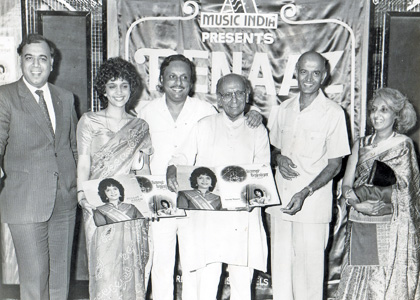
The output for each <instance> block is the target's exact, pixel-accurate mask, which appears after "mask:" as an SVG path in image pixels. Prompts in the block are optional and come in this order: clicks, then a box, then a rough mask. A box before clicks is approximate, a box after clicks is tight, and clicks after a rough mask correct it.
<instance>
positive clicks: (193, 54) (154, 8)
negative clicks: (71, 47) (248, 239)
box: [107, 0, 370, 299]
mask: <svg viewBox="0 0 420 300" xmlns="http://www.w3.org/2000/svg"><path fill="white" fill-rule="evenodd" d="M369 3H370V2H369V1H367V0H359V1H347V0H331V1H326V0H312V1H303V0H294V1H293V0H292V1H288V0H201V1H182V0H179V1H175V0H174V1H169V0H166V1H165V0H154V1H148V0H137V1H129V0H117V1H116V5H114V4H113V5H111V4H109V5H108V12H107V13H108V22H110V20H116V21H115V22H116V23H117V24H116V26H118V32H117V33H116V31H115V30H114V31H113V34H114V35H113V37H114V38H113V37H110V36H109V35H108V38H109V42H108V53H112V56H116V55H119V56H121V57H124V58H125V59H127V60H129V61H131V62H132V63H133V64H134V65H135V66H136V67H137V69H138V71H139V73H140V75H141V77H142V79H143V81H144V84H145V88H144V91H143V93H142V96H141V100H142V101H149V100H152V99H154V98H156V97H159V96H161V94H159V93H158V92H157V91H156V85H157V84H158V82H159V67H160V63H161V62H162V60H163V58H164V57H166V56H168V55H171V54H175V53H181V54H184V55H185V56H186V57H188V58H190V59H191V60H192V61H193V62H194V64H195V66H196V73H197V81H196V84H195V89H194V92H195V93H194V96H195V97H197V98H201V99H204V100H207V101H209V102H212V103H215V102H216V96H215V91H216V83H217V80H218V79H219V78H220V77H221V76H223V75H225V74H228V73H231V72H234V73H238V74H242V75H244V76H246V77H247V78H248V79H249V80H250V82H251V84H252V88H253V94H252V100H253V105H256V106H258V107H259V108H260V109H261V111H262V113H263V114H264V115H265V116H268V114H269V112H270V109H271V107H272V106H273V105H278V104H279V103H281V102H282V101H283V100H285V99H288V98H290V97H292V96H293V95H295V94H296V93H298V88H297V80H296V77H295V74H294V70H295V65H296V62H297V59H298V58H299V56H300V55H301V54H302V53H304V52H306V51H309V50H314V51H317V52H320V53H322V54H323V55H324V56H325V57H326V58H327V59H328V61H329V68H330V70H329V71H330V77H329V78H328V84H327V87H326V88H325V93H326V94H327V96H328V97H329V98H330V99H332V100H333V101H336V102H337V103H339V104H340V105H341V106H342V107H343V109H344V110H345V112H346V115H347V117H348V124H349V133H350V134H351V137H352V139H353V140H354V139H356V138H358V137H359V136H363V135H364V131H365V118H366V99H365V98H366V85H367V79H366V78H367V75H366V74H367V54H368V43H367V41H368V30H369V5H370V4H369ZM108 28H114V26H113V24H112V23H108ZM342 215H343V214H340V216H338V215H335V216H334V218H335V219H341V217H342ZM342 221H343V222H344V220H342ZM340 224H341V230H339V231H338V232H341V233H342V232H343V230H344V229H343V224H345V222H344V223H340ZM334 232H336V231H334ZM342 235H343V234H341V235H340V236H341V237H342ZM337 242H338V243H341V242H342V240H341V239H340V240H339V241H336V240H334V244H335V243H337ZM327 257H328V261H327V262H326V264H327V265H328V271H327V272H330V271H332V273H334V274H332V275H334V276H333V279H334V280H335V283H337V280H336V278H337V276H339V269H340V267H339V265H338V264H339V261H341V258H340V253H334V252H333V251H332V252H331V253H329V254H328V255H327ZM330 261H331V262H333V263H332V265H329V262H330ZM335 261H337V262H338V264H337V262H335ZM179 273H181V271H179ZM332 275H331V274H326V276H327V277H328V278H331V276H332ZM256 278H258V279H257V282H256V284H255V285H254V290H255V291H256V296H255V299H271V298H270V297H271V296H270V294H271V283H270V277H269V275H268V274H261V275H258V276H256ZM180 281H182V278H179V277H177V282H180ZM228 282H229V280H228V278H227V279H226V280H225V285H224V287H223V292H222V294H223V296H222V299H228V295H229V293H228V292H226V289H228V287H226V286H228ZM177 286H178V289H177V294H179V292H180V291H179V288H180V285H177ZM225 292H226V293H225ZM260 292H261V296H259V293H260ZM328 293H329V294H330V293H331V295H332V293H333V290H330V288H328ZM178 298H179V297H178Z"/></svg>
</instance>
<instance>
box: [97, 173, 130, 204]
mask: <svg viewBox="0 0 420 300" xmlns="http://www.w3.org/2000/svg"><path fill="white" fill-rule="evenodd" d="M110 186H115V187H116V188H117V189H118V190H119V191H120V201H121V202H123V201H124V187H123V186H122V184H121V183H119V181H117V180H115V179H114V178H105V179H103V180H102V181H101V182H100V183H99V185H98V195H99V197H100V198H101V200H102V202H104V203H108V202H109V199H108V197H107V196H106V194H105V191H106V189H107V188H108V187H110Z"/></svg>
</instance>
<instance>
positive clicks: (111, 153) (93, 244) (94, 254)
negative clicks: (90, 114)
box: [81, 118, 152, 300]
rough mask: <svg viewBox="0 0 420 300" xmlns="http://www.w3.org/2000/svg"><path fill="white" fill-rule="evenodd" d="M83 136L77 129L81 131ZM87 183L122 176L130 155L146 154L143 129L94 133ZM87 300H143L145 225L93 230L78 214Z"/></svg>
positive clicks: (137, 124)
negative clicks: (81, 223)
mask: <svg viewBox="0 0 420 300" xmlns="http://www.w3.org/2000/svg"><path fill="white" fill-rule="evenodd" d="M81 130H83V129H81ZM98 132H99V135H100V136H99V138H97V139H95V140H94V141H101V144H102V145H101V146H100V147H96V149H99V150H98V151H96V152H95V153H91V175H90V179H101V178H106V177H111V176H115V175H122V174H128V173H129V172H130V167H131V165H132V161H133V157H134V154H135V153H136V152H137V151H142V152H143V153H145V154H151V152H152V146H151V139H150V135H149V130H148V125H147V123H146V122H144V121H143V120H141V119H137V118H135V119H133V120H131V121H129V122H128V123H127V124H126V125H125V126H124V127H123V128H122V129H121V130H120V131H118V132H117V133H113V132H112V131H106V130H105V131H98ZM84 221H85V233H86V242H87V251H88V262H89V293H90V299H110V300H111V299H145V294H146V288H147V282H148V276H149V272H150V261H149V258H150V257H151V256H150V248H149V235H148V232H149V224H148V221H147V220H145V219H139V220H134V221H127V222H121V223H116V224H111V225H105V226H101V227H96V226H95V224H94V221H93V216H92V215H90V214H88V213H86V212H84Z"/></svg>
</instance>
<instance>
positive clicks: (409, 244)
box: [336, 88, 420, 300]
mask: <svg viewBox="0 0 420 300" xmlns="http://www.w3.org/2000/svg"><path fill="white" fill-rule="evenodd" d="M369 108H370V122H371V124H372V126H373V128H374V129H375V132H374V134H372V135H368V136H365V137H363V138H360V139H359V140H358V141H356V143H355V144H354V146H353V150H352V154H351V156H350V158H349V160H348V163H347V168H346V172H345V175H344V179H343V194H344V195H345V201H346V203H347V205H348V206H350V212H349V224H348V228H347V239H346V251H345V252H346V253H345V255H346V256H345V259H344V263H343V266H342V274H341V281H340V284H339V287H338V290H337V295H336V299H354V300H355V299H366V300H368V299H389V300H391V299H406V300H411V299H420V285H419V267H420V249H419V242H420V241H419V230H420V215H419V199H420V187H419V184H420V182H419V180H420V177H419V169H418V163H417V160H416V154H415V151H414V147H413V142H412V141H411V139H410V138H408V137H407V136H405V135H403V134H402V133H404V132H407V131H408V130H409V129H411V128H412V127H413V126H414V125H415V123H416V119H417V118H416V114H415V111H414V109H413V106H412V104H411V103H410V102H409V101H408V99H407V98H406V97H405V96H404V95H403V94H401V93H400V92H399V91H397V90H395V89H391V88H382V89H379V90H377V91H376V92H375V94H374V96H373V99H372V100H371V101H370V102H369ZM375 161H379V162H382V163H384V164H386V165H387V166H388V167H390V168H391V169H392V171H393V173H394V174H395V177H396V182H395V184H393V185H392V188H391V192H390V193H384V194H383V195H382V197H381V198H380V199H378V198H377V197H374V196H373V195H374V194H375V193H373V192H372V189H373V190H374V189H375V186H370V187H369V189H371V192H364V193H355V191H356V190H360V189H361V188H364V186H366V184H367V183H368V180H369V178H370V177H372V176H371V173H372V166H373V165H374V164H376V163H375ZM376 189H378V188H376ZM364 190H365V191H367V189H366V188H365V189H364Z"/></svg>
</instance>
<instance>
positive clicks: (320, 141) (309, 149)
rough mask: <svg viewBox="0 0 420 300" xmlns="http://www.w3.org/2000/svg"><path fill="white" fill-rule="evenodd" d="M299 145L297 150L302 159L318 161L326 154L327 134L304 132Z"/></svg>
mask: <svg viewBox="0 0 420 300" xmlns="http://www.w3.org/2000/svg"><path fill="white" fill-rule="evenodd" d="M297 143H298V147H297V148H298V149H297V150H298V151H299V154H300V155H301V156H302V157H305V158H311V159H312V160H318V159H320V158H322V157H323V156H324V155H325V154H326V150H327V149H326V134H325V133H324V132H321V131H310V130H304V131H302V132H301V134H300V136H299V138H298V141H297Z"/></svg>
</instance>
